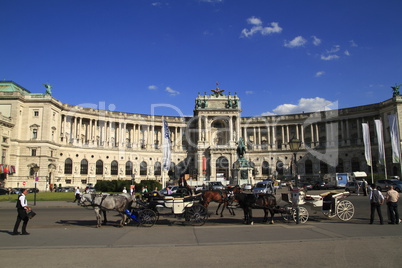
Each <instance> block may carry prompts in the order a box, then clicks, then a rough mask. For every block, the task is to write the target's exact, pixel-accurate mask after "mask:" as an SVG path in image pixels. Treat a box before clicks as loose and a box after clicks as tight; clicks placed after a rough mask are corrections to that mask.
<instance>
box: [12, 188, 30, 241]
mask: <svg viewBox="0 0 402 268" xmlns="http://www.w3.org/2000/svg"><path fill="white" fill-rule="evenodd" d="M26 194H28V189H23V190H22V194H21V195H20V196H19V197H18V200H17V206H16V207H17V212H18V215H17V221H16V222H15V225H14V231H13V235H19V234H20V233H19V232H18V227H19V226H20V223H21V221H23V224H22V233H21V234H22V235H29V233H28V232H27V225H28V221H29V218H28V215H27V212H28V211H30V210H31V208H30V207H28V201H27V199H26V197H25V195H26Z"/></svg>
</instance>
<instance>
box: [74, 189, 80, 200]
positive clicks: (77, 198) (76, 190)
mask: <svg viewBox="0 0 402 268" xmlns="http://www.w3.org/2000/svg"><path fill="white" fill-rule="evenodd" d="M80 199H81V192H80V187H77V189H75V199H74V201H73V203H75V201H80Z"/></svg>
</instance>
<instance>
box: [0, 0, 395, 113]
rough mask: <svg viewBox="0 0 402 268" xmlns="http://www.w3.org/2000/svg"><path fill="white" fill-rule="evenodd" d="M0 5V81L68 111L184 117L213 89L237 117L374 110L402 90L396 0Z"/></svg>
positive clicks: (72, 0)
mask: <svg viewBox="0 0 402 268" xmlns="http://www.w3.org/2000/svg"><path fill="white" fill-rule="evenodd" d="M0 10H2V15H1V16H0V31H1V38H0V62H1V65H0V79H1V80H12V81H14V82H16V83H18V84H20V85H21V86H23V87H25V88H26V89H28V90H30V91H31V92H35V93H42V92H43V93H44V92H45V87H44V86H43V84H44V83H49V84H51V85H52V86H53V89H52V92H53V96H54V97H55V98H56V99H58V100H60V101H61V102H63V103H68V104H72V105H82V106H89V107H94V108H105V109H110V110H116V111H121V112H129V113H142V114H151V113H155V114H159V115H173V116H176V115H183V114H184V115H191V114H192V113H193V109H194V100H195V98H196V96H197V95H198V92H201V93H202V94H203V93H204V92H207V93H211V91H210V90H211V89H213V88H215V86H216V85H215V83H216V82H219V83H220V84H219V87H220V88H221V89H224V90H225V93H228V92H231V94H233V93H234V92H237V94H238V96H239V97H240V98H241V101H242V109H243V112H242V116H257V115H268V114H286V113H299V112H302V111H305V112H308V111H315V110H322V109H323V108H324V107H325V106H327V107H330V108H331V107H332V108H346V107H352V106H359V105H366V104H371V103H376V102H380V101H384V100H386V99H389V98H391V97H392V89H391V88H390V87H391V86H394V85H395V84H396V83H397V84H402V1H400V0H378V1H377V0H347V1H346V0H337V1H327V0H303V1H301V0H276V1H271V0H113V1H112V0H96V1H95V0H69V1H67V0H48V1H45V0H35V1H32V0H29V1H28V0H2V1H0ZM161 106H166V107H165V108H161ZM155 107H159V108H156V109H154V108H155Z"/></svg>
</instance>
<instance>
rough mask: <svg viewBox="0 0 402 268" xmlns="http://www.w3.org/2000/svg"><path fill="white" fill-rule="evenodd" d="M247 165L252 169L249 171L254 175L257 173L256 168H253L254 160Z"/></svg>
mask: <svg viewBox="0 0 402 268" xmlns="http://www.w3.org/2000/svg"><path fill="white" fill-rule="evenodd" d="M249 165H250V168H252V170H251V172H252V175H253V176H255V175H257V174H256V173H257V169H256V168H255V164H254V162H251V161H250V162H249Z"/></svg>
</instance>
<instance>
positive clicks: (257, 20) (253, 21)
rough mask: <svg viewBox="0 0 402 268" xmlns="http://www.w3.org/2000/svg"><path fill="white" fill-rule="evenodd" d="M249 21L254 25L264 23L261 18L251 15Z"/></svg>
mask: <svg viewBox="0 0 402 268" xmlns="http://www.w3.org/2000/svg"><path fill="white" fill-rule="evenodd" d="M247 22H248V23H249V24H253V25H261V24H262V21H261V20H260V19H259V18H256V17H254V16H253V17H250V18H248V19H247Z"/></svg>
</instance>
